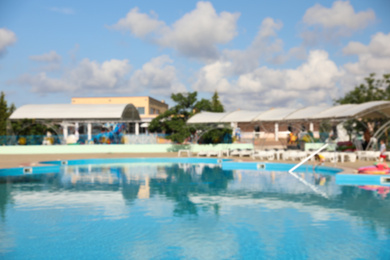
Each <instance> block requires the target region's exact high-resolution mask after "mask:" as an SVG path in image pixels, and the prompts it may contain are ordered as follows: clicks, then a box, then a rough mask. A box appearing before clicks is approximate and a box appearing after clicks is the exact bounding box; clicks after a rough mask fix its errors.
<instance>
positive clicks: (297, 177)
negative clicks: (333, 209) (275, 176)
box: [288, 143, 329, 198]
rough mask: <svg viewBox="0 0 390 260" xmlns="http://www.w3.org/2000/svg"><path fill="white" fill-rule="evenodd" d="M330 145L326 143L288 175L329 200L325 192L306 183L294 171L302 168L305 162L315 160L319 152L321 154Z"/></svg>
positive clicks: (293, 168)
mask: <svg viewBox="0 0 390 260" xmlns="http://www.w3.org/2000/svg"><path fill="white" fill-rule="evenodd" d="M328 145H329V143H326V144H324V145H323V146H322V147H321V148H320V149H318V150H317V151H315V152H313V153H312V154H310V155H309V156H308V157H306V158H305V159H303V160H302V161H301V162H300V163H298V164H297V165H295V166H294V167H292V168H291V169H290V170H289V171H288V173H289V174H291V175H292V176H294V177H295V178H296V179H298V180H299V181H300V182H302V183H303V184H305V185H306V186H308V187H309V188H310V189H312V190H313V191H314V192H316V193H318V194H320V195H321V196H323V197H325V198H328V195H326V194H325V193H324V192H322V191H320V190H319V189H317V187H316V186H314V185H313V184H310V183H308V182H307V181H305V179H303V178H301V177H299V176H298V175H296V174H295V173H294V170H295V169H297V168H298V167H299V166H301V165H302V164H304V163H305V162H307V161H308V160H310V159H311V158H313V157H314V156H315V155H316V154H318V153H319V152H321V151H322V150H323V149H324V148H326V147H327V146H328Z"/></svg>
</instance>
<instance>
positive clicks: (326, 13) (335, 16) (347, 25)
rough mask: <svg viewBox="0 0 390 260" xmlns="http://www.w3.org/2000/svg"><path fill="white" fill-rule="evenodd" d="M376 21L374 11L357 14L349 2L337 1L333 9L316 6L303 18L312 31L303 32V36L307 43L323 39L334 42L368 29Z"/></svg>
mask: <svg viewBox="0 0 390 260" xmlns="http://www.w3.org/2000/svg"><path fill="white" fill-rule="evenodd" d="M375 19H376V18H375V13H374V11H372V10H366V11H361V12H355V10H354V8H353V6H352V5H351V4H350V2H349V1H336V2H334V3H333V5H332V7H331V8H326V7H324V6H322V5H320V4H316V5H314V6H313V7H311V8H309V9H308V10H307V11H306V13H305V15H304V17H303V22H304V24H306V25H307V26H309V27H310V28H311V30H308V31H305V32H303V33H302V36H303V38H304V39H305V41H306V42H307V43H316V42H318V41H320V40H322V39H325V40H328V41H333V40H335V39H337V38H338V37H343V36H349V35H351V34H352V33H353V32H355V31H357V30H361V29H364V28H366V27H367V26H368V25H369V24H371V23H373V22H374V21H375Z"/></svg>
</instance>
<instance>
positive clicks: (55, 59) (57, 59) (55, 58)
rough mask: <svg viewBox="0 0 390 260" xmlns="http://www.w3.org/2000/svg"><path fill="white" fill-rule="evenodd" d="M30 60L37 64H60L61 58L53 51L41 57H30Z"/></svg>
mask: <svg viewBox="0 0 390 260" xmlns="http://www.w3.org/2000/svg"><path fill="white" fill-rule="evenodd" d="M29 59H30V60H33V61H39V62H60V61H61V56H60V55H59V54H57V52H55V51H50V52H48V53H44V54H42V55H32V56H30V57H29Z"/></svg>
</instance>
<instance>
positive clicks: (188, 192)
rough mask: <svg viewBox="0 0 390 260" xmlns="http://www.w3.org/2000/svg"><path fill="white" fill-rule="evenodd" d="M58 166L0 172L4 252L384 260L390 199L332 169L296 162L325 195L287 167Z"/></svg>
mask: <svg viewBox="0 0 390 260" xmlns="http://www.w3.org/2000/svg"><path fill="white" fill-rule="evenodd" d="M55 163H56V164H57V165H54V166H48V167H52V168H51V173H48V172H45V173H44V172H43V170H42V169H38V168H35V167H34V168H33V169H31V170H32V172H28V171H27V173H24V174H23V176H22V177H20V176H14V177H3V178H2V179H1V183H0V218H1V221H0V258H4V259H356V258H359V259H390V247H389V245H390V221H389V216H390V200H389V198H388V197H386V196H384V195H386V194H384V193H383V192H380V191H378V190H376V189H374V187H371V188H370V187H364V185H359V186H357V185H338V184H336V180H335V179H336V178H335V173H336V172H337V171H332V170H331V169H329V171H327V170H326V169H324V170H323V171H321V173H320V174H318V173H316V174H313V173H312V172H311V168H310V167H306V168H301V169H300V170H299V176H301V177H302V178H304V179H305V180H306V181H307V182H308V183H310V184H312V185H314V186H315V187H317V188H318V189H319V190H321V191H322V192H324V193H326V194H327V195H328V196H327V198H324V197H323V196H321V195H320V194H318V193H316V192H315V191H314V190H312V189H310V188H309V187H307V186H305V185H304V184H302V183H301V182H299V181H298V180H297V179H295V178H294V177H292V176H291V175H289V174H288V173H287V172H286V170H284V167H288V166H285V165H273V164H258V163H257V164H256V163H255V164H250V163H248V164H245V163H244V164H236V163H235V162H229V161H225V160H219V159H208V158H204V159H203V158H199V159H198V158H196V159H191V158H180V159H172V158H162V159H126V160H125V159H117V160H112V159H110V160H75V161H57V162H55ZM57 170H58V171H57ZM366 186H367V185H366ZM371 186H373V185H371ZM384 187H386V186H384ZM383 194H384V195H383Z"/></svg>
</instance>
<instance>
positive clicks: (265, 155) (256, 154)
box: [252, 150, 275, 160]
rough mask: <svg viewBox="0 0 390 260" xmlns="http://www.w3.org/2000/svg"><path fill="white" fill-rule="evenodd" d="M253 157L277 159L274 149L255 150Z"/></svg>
mask: <svg viewBox="0 0 390 260" xmlns="http://www.w3.org/2000/svg"><path fill="white" fill-rule="evenodd" d="M252 158H253V159H256V158H259V159H260V160H273V159H275V153H274V152H273V151H264V150H255V151H254V152H253V154H252Z"/></svg>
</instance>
